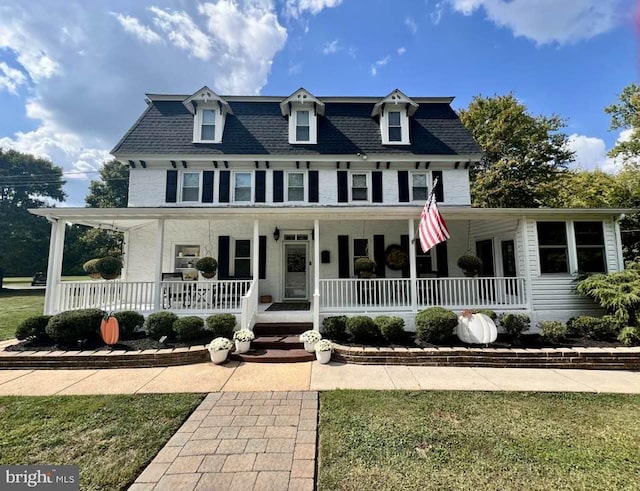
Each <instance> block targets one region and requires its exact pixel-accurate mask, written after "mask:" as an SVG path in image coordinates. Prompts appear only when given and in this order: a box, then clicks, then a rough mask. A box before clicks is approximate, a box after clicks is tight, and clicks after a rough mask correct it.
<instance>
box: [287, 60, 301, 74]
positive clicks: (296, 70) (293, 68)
mask: <svg viewBox="0 0 640 491" xmlns="http://www.w3.org/2000/svg"><path fill="white" fill-rule="evenodd" d="M303 67H304V63H302V62H300V63H294V64H290V65H289V68H288V69H287V73H288V74H289V75H299V74H300V73H302V68H303Z"/></svg>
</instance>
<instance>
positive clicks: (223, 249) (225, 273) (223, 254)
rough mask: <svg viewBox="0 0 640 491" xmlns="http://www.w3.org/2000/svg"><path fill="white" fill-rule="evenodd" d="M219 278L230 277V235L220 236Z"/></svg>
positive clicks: (226, 278) (225, 278)
mask: <svg viewBox="0 0 640 491" xmlns="http://www.w3.org/2000/svg"><path fill="white" fill-rule="evenodd" d="M218 278H219V279H221V280H228V279H229V236H228V235H220V236H219V237H218Z"/></svg>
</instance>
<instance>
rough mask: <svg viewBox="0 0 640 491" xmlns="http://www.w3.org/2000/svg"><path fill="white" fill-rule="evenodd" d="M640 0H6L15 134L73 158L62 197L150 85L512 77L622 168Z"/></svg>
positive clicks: (491, 85) (470, 86)
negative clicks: (622, 118) (615, 115)
mask: <svg viewBox="0 0 640 491" xmlns="http://www.w3.org/2000/svg"><path fill="white" fill-rule="evenodd" d="M635 4H636V2H635V1H634V0H394V1H389V0H209V1H193V0H191V1H190V0H155V1H142V0H136V1H135V2H131V1H127V0H29V1H27V0H0V148H5V149H8V148H13V149H16V150H18V151H21V152H26V153H31V154H34V155H38V156H44V157H47V158H49V159H51V160H52V161H53V162H54V163H55V164H57V165H60V166H62V167H63V169H64V173H65V174H64V177H65V179H66V181H67V184H66V185H65V191H66V193H67V195H68V197H67V200H66V202H65V203H64V204H63V206H84V197H85V195H86V194H87V190H88V185H89V182H90V180H91V179H95V178H97V176H98V170H99V168H100V165H101V164H102V163H103V162H105V161H107V160H109V159H110V158H111V157H110V155H109V151H110V150H111V149H112V148H113V147H114V146H115V144H116V143H117V142H118V140H119V139H120V137H121V136H122V135H123V134H124V133H125V132H126V131H127V130H128V129H129V127H130V126H131V125H132V124H133V123H134V122H135V120H136V119H137V118H138V116H139V115H140V114H141V113H142V111H143V110H144V108H145V102H144V94H145V93H173V94H176V93H179V94H180V93H181V94H192V93H193V92H195V91H196V90H198V89H199V88H200V87H202V86H203V85H208V86H209V87H210V88H212V89H213V90H214V91H216V92H217V93H219V94H226V95H230V94H234V95H240V94H241V95H247V94H262V95H282V96H288V95H290V94H291V93H292V92H294V91H295V90H296V89H298V88H299V87H305V88H306V89H307V90H309V91H310V92H311V93H313V94H314V95H318V96H323V95H325V96H336V95H344V96H347V95H371V96H380V97H382V96H385V95H387V94H388V93H389V92H391V91H392V90H393V89H395V88H398V89H400V90H401V91H403V92H404V93H405V94H407V95H408V96H410V97H411V96H455V100H454V102H453V106H454V108H456V109H458V108H463V107H466V106H467V105H468V104H469V102H470V101H471V100H472V98H473V97H474V96H476V95H479V94H481V95H483V96H492V95H496V94H498V95H501V94H507V93H510V92H512V93H513V94H514V95H515V96H516V97H517V98H518V100H519V101H521V102H522V103H523V104H525V105H526V106H527V108H528V109H529V111H530V112H531V113H532V114H534V115H538V114H544V115H548V116H550V115H552V114H558V115H560V116H561V117H562V118H564V119H565V120H566V122H567V127H566V128H565V132H566V133H567V134H568V135H569V144H570V147H571V149H573V150H574V151H575V152H576V162H575V163H574V164H573V166H574V167H579V168H582V169H595V168H601V169H604V170H606V171H611V172H615V170H616V169H617V168H619V165H620V162H616V161H613V160H612V159H609V158H607V156H606V153H607V151H608V150H609V149H610V148H611V147H612V146H613V145H614V144H615V142H616V141H617V140H618V139H624V138H627V137H628V136H629V132H625V131H619V130H618V131H610V130H609V124H610V117H609V116H608V115H607V114H605V113H604V111H603V108H604V107H605V106H608V105H610V104H612V103H614V102H616V100H617V97H618V95H619V94H620V92H621V91H622V89H623V88H624V87H625V86H626V85H628V84H630V83H632V82H636V81H637V80H638V69H639V63H638V61H639V58H638V41H639V39H640V38H639V36H638V32H637V31H636V29H635V28H634V14H635V9H636V5H635Z"/></svg>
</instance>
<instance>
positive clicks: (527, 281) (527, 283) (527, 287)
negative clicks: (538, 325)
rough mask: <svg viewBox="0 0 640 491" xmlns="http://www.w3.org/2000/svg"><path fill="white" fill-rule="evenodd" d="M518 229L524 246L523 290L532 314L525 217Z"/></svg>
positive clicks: (531, 291)
mask: <svg viewBox="0 0 640 491" xmlns="http://www.w3.org/2000/svg"><path fill="white" fill-rule="evenodd" d="M519 228H520V230H521V233H522V241H523V245H524V275H525V279H524V281H525V290H526V292H527V304H528V305H529V310H530V311H531V312H533V286H532V285H531V260H530V258H529V239H528V234H527V217H526V216H524V217H522V218H521V219H520V225H519Z"/></svg>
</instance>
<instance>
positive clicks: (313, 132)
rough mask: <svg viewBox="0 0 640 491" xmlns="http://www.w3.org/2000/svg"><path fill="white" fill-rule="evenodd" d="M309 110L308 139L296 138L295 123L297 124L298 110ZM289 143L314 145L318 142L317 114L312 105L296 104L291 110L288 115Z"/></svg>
mask: <svg viewBox="0 0 640 491" xmlns="http://www.w3.org/2000/svg"><path fill="white" fill-rule="evenodd" d="M299 111H308V112H309V139H308V140H298V138H297V136H298V135H297V132H296V130H297V128H298V126H297V124H298V112H299ZM289 143H290V144H292V145H296V144H298V145H315V144H317V143H318V114H317V111H316V110H315V108H314V107H313V106H309V107H307V106H304V105H300V104H299V105H298V107H295V108H293V109H292V110H291V114H290V115H289Z"/></svg>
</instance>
